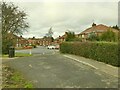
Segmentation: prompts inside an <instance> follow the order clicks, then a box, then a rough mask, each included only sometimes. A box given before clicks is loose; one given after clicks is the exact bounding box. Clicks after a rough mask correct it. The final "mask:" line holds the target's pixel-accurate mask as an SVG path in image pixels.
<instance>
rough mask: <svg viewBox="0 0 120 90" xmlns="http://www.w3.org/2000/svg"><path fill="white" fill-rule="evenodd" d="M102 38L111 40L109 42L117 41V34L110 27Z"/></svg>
mask: <svg viewBox="0 0 120 90" xmlns="http://www.w3.org/2000/svg"><path fill="white" fill-rule="evenodd" d="M100 39H101V40H102V41H109V42H112V41H117V35H116V34H115V33H114V32H113V31H112V30H110V29H109V30H107V31H106V32H104V33H103V34H102V35H101V37H100Z"/></svg>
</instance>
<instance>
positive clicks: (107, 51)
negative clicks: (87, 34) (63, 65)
mask: <svg viewBox="0 0 120 90" xmlns="http://www.w3.org/2000/svg"><path fill="white" fill-rule="evenodd" d="M60 51H61V52H62V53H69V54H74V55H79V56H83V57H86V58H91V59H94V60H97V61H101V62H105V63H107V64H111V65H113V66H120V65H119V64H118V44H117V43H110V42H77V43H73V42H64V43H62V44H61V45H60Z"/></svg>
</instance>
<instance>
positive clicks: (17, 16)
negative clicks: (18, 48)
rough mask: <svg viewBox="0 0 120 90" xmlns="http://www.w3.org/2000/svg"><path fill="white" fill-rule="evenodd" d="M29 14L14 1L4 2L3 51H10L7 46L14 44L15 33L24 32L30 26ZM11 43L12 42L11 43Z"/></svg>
mask: <svg viewBox="0 0 120 90" xmlns="http://www.w3.org/2000/svg"><path fill="white" fill-rule="evenodd" d="M26 16H27V14H26V13H25V12H24V11H20V9H19V8H18V6H15V5H14V4H13V3H6V2H2V49H3V50H2V51H3V53H8V52H7V51H8V50H7V48H6V47H9V46H10V45H13V37H12V36H13V35H14V34H16V35H18V34H20V35H22V34H23V31H25V30H26V28H28V27H29V25H28V23H27V22H26V19H27V18H26ZM9 43H11V44H9Z"/></svg>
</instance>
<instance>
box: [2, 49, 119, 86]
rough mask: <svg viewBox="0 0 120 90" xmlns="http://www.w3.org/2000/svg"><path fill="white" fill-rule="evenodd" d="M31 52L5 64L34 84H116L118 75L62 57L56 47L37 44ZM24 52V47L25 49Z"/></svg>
mask: <svg viewBox="0 0 120 90" xmlns="http://www.w3.org/2000/svg"><path fill="white" fill-rule="evenodd" d="M32 51H33V54H34V55H33V56H31V57H22V58H16V59H11V60H9V61H7V62H4V63H5V64H8V65H10V66H11V67H13V68H14V69H16V70H18V71H19V72H21V73H22V74H23V76H24V77H25V78H26V79H28V80H29V81H31V82H32V83H33V84H34V87H35V88H117V87H118V78H117V77H115V76H112V75H110V74H108V73H104V72H102V71H100V70H98V69H95V68H92V67H90V66H89V65H85V64H83V63H79V62H76V61H74V60H73V59H70V58H68V57H65V56H64V55H63V54H60V53H59V52H58V51H56V50H48V49H46V48H45V47H38V48H36V49H34V50H32ZM26 52H27V51H26Z"/></svg>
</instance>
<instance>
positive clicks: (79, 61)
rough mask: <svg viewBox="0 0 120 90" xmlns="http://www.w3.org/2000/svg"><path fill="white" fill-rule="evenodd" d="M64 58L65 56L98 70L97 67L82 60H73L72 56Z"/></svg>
mask: <svg viewBox="0 0 120 90" xmlns="http://www.w3.org/2000/svg"><path fill="white" fill-rule="evenodd" d="M63 56H65V57H67V58H70V59H73V60H75V61H77V62H80V63H83V64H85V65H88V66H90V67H92V68H94V69H98V68H97V67H95V66H93V65H91V64H89V63H86V62H83V61H80V60H78V59H75V58H73V57H70V56H67V55H63Z"/></svg>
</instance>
